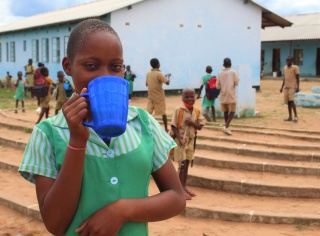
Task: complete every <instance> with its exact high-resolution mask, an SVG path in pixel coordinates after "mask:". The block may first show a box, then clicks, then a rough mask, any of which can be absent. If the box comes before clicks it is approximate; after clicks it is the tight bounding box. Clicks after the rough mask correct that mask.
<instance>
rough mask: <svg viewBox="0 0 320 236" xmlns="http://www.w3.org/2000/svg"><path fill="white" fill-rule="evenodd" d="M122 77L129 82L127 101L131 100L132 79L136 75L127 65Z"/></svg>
mask: <svg viewBox="0 0 320 236" xmlns="http://www.w3.org/2000/svg"><path fill="white" fill-rule="evenodd" d="M124 78H125V79H126V80H127V81H128V82H129V85H130V88H129V101H131V96H132V92H133V81H134V79H135V78H136V75H135V74H134V73H133V72H132V71H131V67H130V66H129V65H127V67H126V71H125V72H124Z"/></svg>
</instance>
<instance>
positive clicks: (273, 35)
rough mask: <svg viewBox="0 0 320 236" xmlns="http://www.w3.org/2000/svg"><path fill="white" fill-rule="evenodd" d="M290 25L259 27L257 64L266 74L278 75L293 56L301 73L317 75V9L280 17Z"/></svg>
mask: <svg viewBox="0 0 320 236" xmlns="http://www.w3.org/2000/svg"><path fill="white" fill-rule="evenodd" d="M284 18H285V19H287V20H288V21H290V22H292V23H293V25H292V26H291V27H286V28H279V27H271V28H267V29H265V30H262V34H261V41H262V46H261V64H262V65H263V66H264V72H265V74H266V75H276V76H280V75H281V72H282V68H283V66H285V64H286V58H287V56H293V60H294V61H293V64H295V65H298V66H299V69H300V75H301V76H311V77H314V76H320V13H315V14H305V15H293V16H286V17H284Z"/></svg>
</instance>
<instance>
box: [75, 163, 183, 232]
mask: <svg viewBox="0 0 320 236" xmlns="http://www.w3.org/2000/svg"><path fill="white" fill-rule="evenodd" d="M152 176H153V179H154V181H155V182H156V184H157V186H158V188H159V191H160V193H158V194H156V195H154V196H151V197H147V198H139V199H121V200H118V201H115V202H113V203H111V204H109V205H107V206H105V207H103V208H102V209H100V210H99V211H97V212H95V213H94V214H93V215H92V216H90V217H89V218H88V219H87V220H86V221H84V222H83V223H82V225H81V226H80V227H79V228H78V229H77V230H76V232H77V233H81V235H90V234H94V235H115V234H116V233H117V232H118V231H119V229H120V228H121V226H122V225H123V224H124V223H125V222H128V221H131V222H152V221H161V220H165V219H168V218H171V217H173V216H176V215H178V214H180V213H181V212H182V211H183V210H184V208H185V206H186V200H185V196H184V191H183V189H182V186H181V183H180V181H179V178H178V175H177V172H176V170H175V168H174V166H173V164H172V161H171V160H167V162H166V163H165V164H164V165H163V166H162V167H161V168H160V169H159V170H157V171H156V172H154V173H153V174H152Z"/></svg>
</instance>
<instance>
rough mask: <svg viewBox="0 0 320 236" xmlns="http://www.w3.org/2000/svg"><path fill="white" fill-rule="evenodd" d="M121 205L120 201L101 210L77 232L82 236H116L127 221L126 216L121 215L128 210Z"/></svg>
mask: <svg viewBox="0 0 320 236" xmlns="http://www.w3.org/2000/svg"><path fill="white" fill-rule="evenodd" d="M121 205H122V204H121V203H120V201H116V202H113V203H111V204H109V205H107V206H105V207H103V208H101V209H100V210H98V211H96V212H95V213H94V214H92V215H91V216H90V217H89V218H88V219H86V220H85V221H84V222H83V223H82V224H81V225H80V227H79V228H77V229H76V231H75V232H76V233H79V234H80V235H81V236H87V235H95V236H100V235H101V236H105V235H108V236H113V235H116V234H117V233H118V232H119V230H120V228H121V227H122V225H123V224H124V223H125V221H126V220H125V216H124V215H122V214H121V213H123V212H126V210H125V209H123V207H121Z"/></svg>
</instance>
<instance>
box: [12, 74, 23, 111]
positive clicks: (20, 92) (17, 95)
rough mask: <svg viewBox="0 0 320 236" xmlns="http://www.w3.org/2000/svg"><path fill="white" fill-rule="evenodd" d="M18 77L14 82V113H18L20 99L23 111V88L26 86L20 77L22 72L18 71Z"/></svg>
mask: <svg viewBox="0 0 320 236" xmlns="http://www.w3.org/2000/svg"><path fill="white" fill-rule="evenodd" d="M17 75H18V79H17V82H16V84H15V88H16V92H15V99H16V109H15V110H14V113H18V103H19V101H21V106H22V112H25V110H24V95H25V94H24V88H25V87H26V81H25V80H24V79H23V78H22V72H21V71H19V72H18V74H17Z"/></svg>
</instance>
